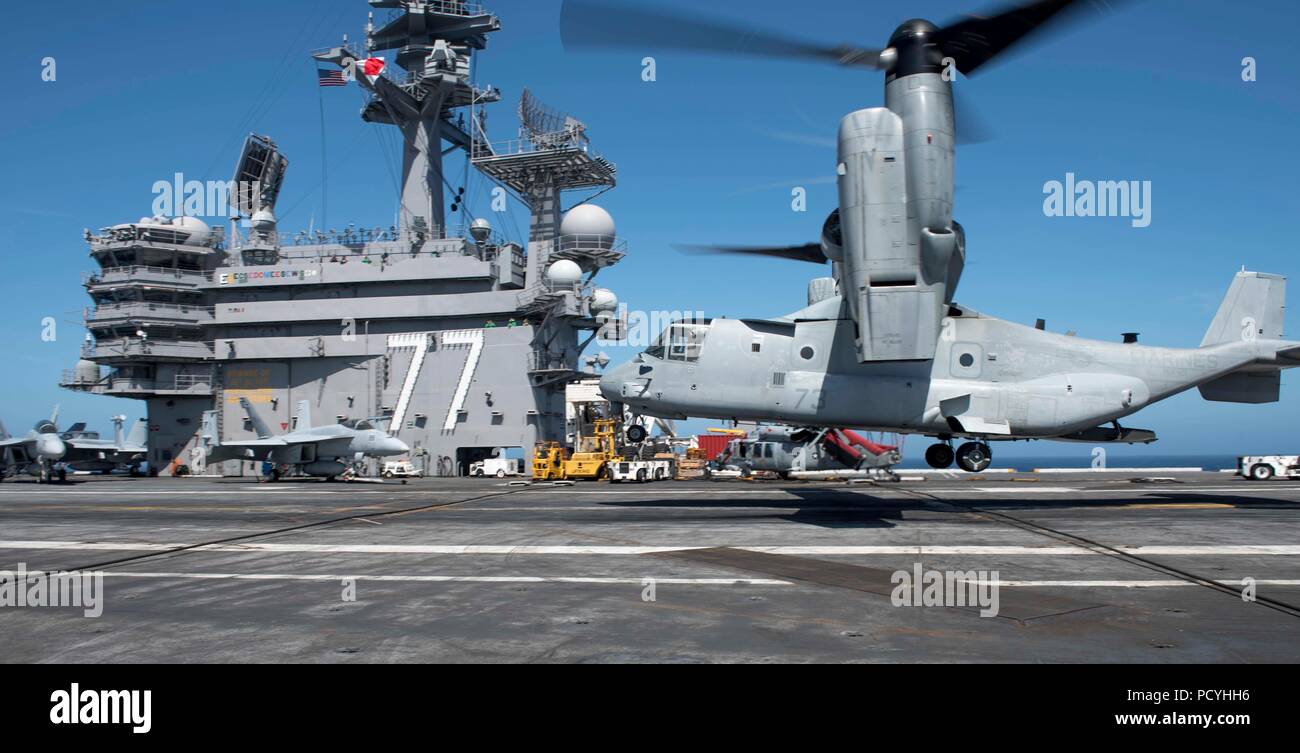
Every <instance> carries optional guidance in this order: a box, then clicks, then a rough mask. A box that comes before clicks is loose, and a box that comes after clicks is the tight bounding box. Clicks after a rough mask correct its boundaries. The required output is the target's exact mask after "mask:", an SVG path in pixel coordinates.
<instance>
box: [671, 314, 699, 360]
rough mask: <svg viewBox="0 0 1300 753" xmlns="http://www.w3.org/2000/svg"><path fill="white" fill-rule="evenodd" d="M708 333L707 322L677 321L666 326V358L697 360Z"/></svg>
mask: <svg viewBox="0 0 1300 753" xmlns="http://www.w3.org/2000/svg"><path fill="white" fill-rule="evenodd" d="M708 334H709V326H708V325H707V324H691V323H685V322H682V323H677V324H674V325H672V326H670V327H669V328H668V360H669V361H698V360H700V351H701V350H703V348H704V338H705V337H706V336H708Z"/></svg>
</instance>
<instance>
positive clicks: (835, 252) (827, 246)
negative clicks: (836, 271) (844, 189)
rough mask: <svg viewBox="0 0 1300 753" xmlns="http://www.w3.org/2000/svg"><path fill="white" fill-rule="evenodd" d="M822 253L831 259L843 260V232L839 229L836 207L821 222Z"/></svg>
mask: <svg viewBox="0 0 1300 753" xmlns="http://www.w3.org/2000/svg"><path fill="white" fill-rule="evenodd" d="M822 253H823V254H826V258H827V259H830V260H831V261H844V233H843V232H842V231H841V230H840V210H839V208H838V207H837V208H836V209H835V211H834V212H831V214H830V216H829V217H827V218H826V222H825V223H823V224H822Z"/></svg>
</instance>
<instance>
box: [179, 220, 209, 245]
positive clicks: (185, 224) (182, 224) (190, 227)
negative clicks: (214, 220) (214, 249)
mask: <svg viewBox="0 0 1300 753" xmlns="http://www.w3.org/2000/svg"><path fill="white" fill-rule="evenodd" d="M172 227H173V228H176V229H178V230H183V231H185V232H187V233H189V234H190V237H189V238H188V239H187V240H186V241H185V245H187V246H202V245H203V244H205V243H207V242H208V238H210V237H212V228H210V227H208V223H206V222H204V221H203V220H200V219H199V218H198V217H189V216H181V217H176V218H174V219H173V220H172Z"/></svg>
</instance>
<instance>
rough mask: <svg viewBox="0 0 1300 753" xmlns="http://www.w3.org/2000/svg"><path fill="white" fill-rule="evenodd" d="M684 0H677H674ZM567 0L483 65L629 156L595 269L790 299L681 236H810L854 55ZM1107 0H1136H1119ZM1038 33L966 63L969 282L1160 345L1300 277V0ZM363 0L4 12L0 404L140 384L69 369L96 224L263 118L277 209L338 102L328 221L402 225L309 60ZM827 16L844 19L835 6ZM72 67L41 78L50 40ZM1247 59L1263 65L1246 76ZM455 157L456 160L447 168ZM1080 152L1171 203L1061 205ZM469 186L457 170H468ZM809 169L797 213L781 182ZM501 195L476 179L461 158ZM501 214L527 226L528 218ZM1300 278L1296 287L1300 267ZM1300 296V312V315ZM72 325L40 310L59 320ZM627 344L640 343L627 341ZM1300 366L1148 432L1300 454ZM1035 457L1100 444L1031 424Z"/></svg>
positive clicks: (986, 307) (985, 306)
mask: <svg viewBox="0 0 1300 753" xmlns="http://www.w3.org/2000/svg"><path fill="white" fill-rule="evenodd" d="M659 4H662V5H665V6H671V7H675V8H679V9H683V8H691V7H694V6H695V5H696V4H694V3H690V2H686V0H672V1H671V2H667V1H665V2H663V3H659ZM559 5H560V4H559V2H558V0H498V1H497V2H492V3H490V4H489V7H490V8H491V9H492V10H494V11H495V12H496V13H497V14H498V15H499V16H500V17H501V19H502V25H503V30H502V31H501V32H499V33H497V34H495V35H493V36H492V37H491V42H490V45H489V49H488V52H487V54H486V55H483V56H481V57H480V58H479V66H478V78H479V82H480V84H491V85H494V86H497V87H499V88H500V89H501V90H502V92H503V95H504V96H503V100H504V101H503V102H502V103H501V104H499V105H497V106H496V107H495V108H493V109H491V110H490V113H489V129H490V131H491V132H492V135H493V137H494V138H496V139H506V138H512V137H513V136H514V135H515V129H516V127H517V126H516V121H515V117H514V105H515V103H516V102H517V101H518V97H519V94H520V92H521V90H522V88H523V87H524V86H528V87H530V88H531V89H532V90H533V91H534V92H535V93H536V94H537V95H538V96H539V97H540V98H541V99H542V100H543V101H545V102H548V103H550V104H552V105H554V106H556V107H558V108H562V109H566V110H570V111H572V112H573V113H574V114H576V115H578V116H579V117H580V118H582V119H583V120H584V121H585V122H586V123H587V124H588V126H589V134H590V136H591V137H592V140H593V143H594V144H595V146H596V148H597V149H598V150H599V151H601V152H602V153H603V154H605V155H607V156H608V157H610V158H611V159H612V160H614V161H615V162H616V163H617V164H618V166H619V183H620V185H619V188H618V189H617V190H616V191H614V192H613V193H611V194H609V195H607V196H605V197H602V199H601V201H600V203H601V204H603V205H604V206H605V207H606V208H607V209H609V210H610V211H611V213H612V214H613V215H614V217H615V219H616V220H617V221H618V224H619V230H620V233H621V234H622V235H623V236H624V237H626V238H627V240H628V242H629V243H630V253H629V256H628V258H627V259H626V260H625V261H624V262H623V263H622V264H620V265H619V266H617V267H615V268H614V269H611V270H609V271H608V272H606V273H604V274H602V276H601V281H602V283H604V284H607V285H609V286H610V287H611V288H613V289H614V290H615V291H616V292H617V293H618V294H619V296H620V297H621V298H622V299H623V300H624V301H625V302H627V303H629V304H630V305H631V306H632V307H634V308H640V309H671V310H696V309H700V310H703V311H705V312H706V313H707V314H708V315H716V316H724V315H725V316H765V315H778V314H782V313H787V312H789V311H792V310H794V309H796V308H799V307H800V305H801V303H802V301H803V299H804V295H805V293H804V288H805V283H806V280H807V279H808V278H809V277H812V276H814V275H815V274H817V271H816V270H815V269H814V268H813V267H810V266H804V265H798V264H795V263H791V262H782V261H778V260H764V259H753V260H749V259H746V260H741V261H737V260H736V259H729V258H718V259H712V258H699V257H693V256H682V255H680V254H679V253H678V252H676V251H674V250H673V249H672V244H674V243H681V242H698V243H708V242H718V243H735V244H760V243H781V244H786V243H801V242H807V241H811V240H814V239H815V238H816V237H817V234H818V231H819V228H820V226H821V223H822V221H823V220H824V218H825V215H826V214H827V213H828V212H829V211H830V210H831V209H832V208H833V207H834V205H835V189H834V185H833V184H832V183H831V182H830V180H829V176H830V175H831V174H832V173H833V170H834V162H835V156H834V148H833V146H832V143H833V139H834V134H835V131H836V126H837V123H838V121H839V119H840V118H841V117H842V116H843V115H844V114H845V113H847V112H849V111H852V110H854V109H858V108H862V107H874V106H879V105H880V104H881V103H882V97H883V93H882V88H883V85H882V79H881V77H880V76H879V74H874V73H871V72H866V71H856V70H854V71H848V70H838V69H836V68H833V67H826V66H820V65H815V64H804V63H794V62H790V61H766V60H755V59H749V58H745V59H736V60H727V59H718V58H704V57H691V56H686V55H682V54H679V53H672V52H666V53H660V54H656V53H655V51H653V50H650V51H647V52H646V53H644V54H653V55H655V57H656V59H657V79H658V80H657V81H655V82H653V83H646V82H643V81H642V80H641V75H640V74H641V67H640V61H641V58H642V57H643V56H644V55H643V53H642V52H640V51H631V52H627V53H617V54H611V53H601V54H581V55H578V54H569V55H566V54H564V52H563V50H562V49H561V46H560V42H559V34H558V28H557V21H558V12H559ZM1114 5H1121V4H1120V3H1114ZM1132 5H1133V7H1130V8H1127V9H1124V10H1120V11H1117V12H1115V13H1113V14H1112V15H1110V16H1109V17H1102V18H1098V19H1097V20H1095V21H1094V22H1092V23H1090V24H1088V25H1086V26H1084V27H1081V28H1078V29H1075V30H1073V31H1072V32H1070V33H1068V34H1066V35H1064V36H1056V37H1052V38H1050V39H1047V40H1045V41H1044V42H1043V43H1042V44H1039V45H1035V46H1032V47H1031V49H1029V50H1026V51H1025V52H1023V53H1022V54H1021V55H1019V56H1017V57H1014V58H1012V59H1010V60H1008V61H1006V62H1005V63H1000V64H998V65H996V66H994V67H990V68H989V69H988V70H987V71H985V72H983V74H982V75H981V76H979V77H978V78H975V79H972V80H969V81H966V80H961V81H959V82H957V85H958V87H959V88H960V89H961V90H962V91H961V93H962V96H963V98H964V100H965V104H969V105H972V106H973V109H974V110H975V111H976V112H977V114H978V117H979V119H980V120H981V121H982V122H983V123H984V124H985V125H986V127H987V128H989V129H991V130H992V131H994V133H995V134H996V139H994V140H992V141H988V142H985V143H982V144H978V145H971V146H966V147H962V148H961V149H960V151H959V153H958V166H957V170H958V177H957V184H958V194H957V199H956V204H957V207H956V211H955V215H956V217H957V219H958V220H960V221H961V222H962V223H963V224H964V225H965V227H966V229H967V234H968V255H969V259H970V263H969V264H968V267H967V271H966V275H965V277H964V278H963V280H962V286H961V290H960V292H959V295H958V299H959V300H960V301H961V302H962V303H964V304H965V305H967V306H971V307H973V308H976V309H978V310H981V311H984V312H986V313H989V314H993V315H997V316H1001V317H1004V318H1007V319H1011V320H1015V321H1022V322H1032V321H1033V320H1034V319H1035V318H1037V317H1042V318H1045V319H1046V320H1047V322H1048V327H1049V328H1050V329H1053V330H1068V329H1072V330H1076V331H1077V332H1078V333H1079V335H1080V336H1082V337H1095V338H1099V339H1116V338H1118V336H1119V334H1120V333H1121V332H1124V331H1130V330H1133V331H1140V332H1141V333H1142V340H1143V341H1144V342H1147V343H1153V344H1163V345H1176V346H1195V345H1196V344H1197V343H1199V341H1200V338H1201V335H1202V334H1203V332H1204V330H1205V327H1206V326H1207V325H1208V323H1209V321H1210V319H1211V317H1212V316H1213V313H1214V310H1215V308H1216V306H1217V304H1218V301H1219V299H1220V298H1221V296H1222V295H1223V293H1224V291H1225V290H1226V288H1227V285H1228V283H1229V281H1230V279H1231V277H1232V274H1233V273H1234V272H1235V271H1236V270H1237V269H1238V268H1240V267H1241V266H1242V265H1246V266H1247V267H1249V268H1251V269H1258V270H1262V271H1268V272H1275V273H1280V274H1283V275H1286V276H1288V277H1290V278H1292V279H1293V280H1294V279H1300V275H1298V274H1297V272H1300V260H1298V259H1300V257H1297V254H1296V248H1295V240H1294V233H1295V231H1294V227H1295V224H1296V222H1295V221H1296V219H1297V217H1298V216H1300V211H1298V210H1300V203H1298V201H1297V194H1296V190H1295V182H1296V173H1297V169H1298V168H1300V147H1298V146H1297V139H1296V137H1297V135H1298V131H1300V128H1298V127H1297V125H1296V123H1297V116H1298V115H1300V70H1297V68H1296V66H1295V65H1294V64H1293V62H1292V61H1293V57H1292V50H1291V49H1290V47H1289V46H1288V42H1289V30H1290V29H1293V28H1295V26H1296V24H1297V22H1298V21H1300V10H1298V9H1297V7H1296V5H1295V4H1294V3H1293V2H1290V1H1289V0H1261V1H1260V2H1251V3H1233V2H1220V1H1219V0H1180V1H1178V2H1175V1H1174V0H1147V2H1140V3H1136V4H1132ZM988 7H989V6H988V5H985V4H975V5H971V4H967V3H958V2H951V1H949V0H916V1H915V2H908V3H863V2H860V0H822V2H821V3H818V5H817V6H816V12H815V13H811V14H807V15H794V16H792V15H790V13H789V8H790V4H789V3H786V2H776V1H775V0H772V1H763V0H755V1H752V2H742V1H741V0H728V1H722V0H719V1H718V2H715V3H710V4H709V12H710V13H712V14H715V15H719V16H724V17H731V18H738V19H747V20H749V21H751V22H752V23H753V24H754V25H756V26H760V27H769V28H776V29H785V30H788V31H790V32H791V33H794V34H799V35H803V36H807V37H808V38H811V39H822V40H824V41H828V42H833V43H838V42H845V43H853V44H859V45H863V46H873V45H883V43H884V41H885V40H886V39H887V38H888V36H889V33H890V32H891V31H892V30H893V28H894V27H895V26H896V25H897V24H898V23H899V22H900V21H902V20H904V19H905V18H906V17H907V16H909V15H913V14H915V15H920V16H923V17H926V18H930V19H932V20H934V21H936V22H939V23H942V22H944V21H947V20H949V19H952V18H954V17H956V16H958V15H960V14H961V13H963V12H968V11H975V10H981V9H986V8H988ZM367 10H368V6H367V5H366V3H364V2H361V0H316V1H314V2H274V3H264V2H253V1H252V0H241V1H237V2H223V3H193V2H182V1H181V0H135V1H133V2H130V3H113V4H95V3H86V4H76V5H73V6H68V5H63V4H55V3H21V4H15V5H13V6H12V7H10V8H7V9H6V16H7V18H6V21H7V23H6V24H5V26H4V29H3V31H0V35H2V38H3V41H4V44H5V49H6V50H8V51H9V53H10V61H11V62H10V64H9V65H6V66H5V67H4V70H3V72H2V73H0V77H2V79H3V83H4V84H5V87H4V90H5V92H6V94H7V96H8V97H9V106H8V107H7V108H6V112H7V117H5V118H3V119H0V165H3V169H4V175H5V176H6V177H7V180H5V181H4V184H3V186H2V187H0V218H2V219H3V222H4V225H5V232H3V233H0V253H2V254H3V258H4V259H5V262H6V273H5V274H3V275H0V311H3V313H4V319H5V321H6V322H7V325H8V326H7V328H6V331H7V333H8V340H9V342H10V345H11V347H10V348H9V350H8V353H7V355H8V360H9V362H10V363H9V368H7V369H5V371H4V376H3V378H2V379H0V386H2V387H3V389H0V417H3V418H4V420H5V422H6V424H7V425H8V426H9V428H10V429H11V430H13V429H15V428H18V427H23V428H25V427H27V426H29V425H31V423H33V422H34V421H35V420H36V419H37V418H39V417H41V416H44V415H48V412H49V406H50V405H51V404H52V403H54V402H61V403H62V404H63V406H64V416H65V419H66V420H65V423H67V422H70V421H71V420H86V421H89V422H90V423H91V425H92V426H93V427H97V428H99V429H100V430H102V431H107V430H108V428H109V425H108V417H109V416H110V415H112V414H114V413H117V412H126V413H128V414H129V415H131V416H134V415H138V414H139V413H140V410H141V409H142V407H143V405H142V404H141V403H136V402H127V401H122V400H115V399H111V398H96V397H90V396H84V395H77V394H74V393H70V392H66V391H62V390H59V389H58V387H57V386H56V383H57V381H58V375H59V372H60V370H62V369H65V368H70V367H71V366H72V365H73V364H74V363H75V361H76V359H77V350H78V346H79V343H80V341H81V338H82V336H83V335H84V331H83V330H82V329H81V328H80V326H79V321H80V317H81V309H82V307H84V306H86V305H87V304H88V303H89V299H88V298H87V297H86V295H85V293H84V290H83V289H82V288H81V287H80V284H79V283H80V279H81V273H82V272H83V271H87V270H90V269H91V268H92V267H93V264H92V262H91V261H90V259H89V257H88V256H87V254H86V247H85V245H84V243H83V242H82V241H81V230H82V228H86V227H88V228H91V229H92V230H96V229H98V228H100V227H103V226H106V225H110V224H114V223H118V222H125V221H132V220H135V219H137V218H139V217H140V216H142V215H146V214H148V213H149V207H150V203H151V201H152V199H153V196H152V194H151V187H152V185H153V183H154V181H157V180H160V179H162V180H165V179H170V177H171V175H172V174H173V173H174V172H176V171H180V172H183V173H185V175H186V177H187V178H197V179H200V180H207V179H226V178H228V177H229V175H230V173H231V170H232V167H233V162H234V160H235V158H236V156H237V155H236V150H237V148H238V145H239V144H240V142H241V141H242V138H243V136H244V135H245V134H246V133H247V132H248V131H250V130H254V131H257V132H258V133H265V134H269V135H271V136H272V137H273V138H274V139H275V140H276V141H277V142H278V143H279V144H280V145H281V147H282V148H283V149H284V150H285V152H286V153H287V154H288V156H289V159H290V161H291V165H290V168H289V174H288V180H287V182H286V184H285V187H284V191H283V193H282V195H281V200H280V213H279V214H280V220H281V227H282V228H284V229H299V228H306V227H307V226H308V224H309V223H312V222H314V223H316V224H318V225H319V224H320V223H321V222H322V216H321V215H322V170H321V151H322V144H321V138H322V129H321V115H320V108H321V102H322V100H321V99H320V98H321V97H323V107H324V113H325V120H326V127H325V141H326V143H325V153H326V155H327V160H326V161H327V164H328V173H329V180H328V205H329V215H328V219H326V220H325V222H326V223H327V224H328V225H329V226H333V227H342V226H343V225H345V224H346V223H347V222H357V223H358V224H364V225H381V224H382V225H387V224H389V223H390V222H391V218H392V215H393V209H394V205H395V202H396V198H395V185H394V171H395V169H396V167H395V164H396V160H397V157H396V154H395V149H396V145H397V143H398V142H397V141H396V139H395V137H394V134H392V133H388V132H385V131H384V129H383V128H381V127H379V126H373V125H367V124H364V123H362V122H361V121H360V119H359V117H358V116H357V115H358V110H359V108H360V105H361V102H362V97H361V94H360V92H359V91H358V90H357V88H356V87H350V88H348V89H326V90H323V91H320V90H318V89H317V88H316V86H315V79H314V74H313V70H314V68H315V66H314V64H313V63H312V62H311V61H310V59H309V53H310V51H311V50H312V49H314V48H317V47H324V46H328V45H331V44H335V43H337V42H338V41H339V39H340V37H341V35H342V34H343V33H345V32H346V33H348V34H349V35H350V37H351V38H352V39H353V40H359V39H361V38H362V34H361V29H362V26H363V24H364V22H365V15H366V11H367ZM828 18H829V19H836V22H835V23H834V24H833V26H834V31H832V32H830V33H829V36H828V33H827V32H826V31H825V30H824V28H823V27H824V26H825V24H824V22H819V19H828ZM47 56H52V57H54V58H55V60H56V61H57V66H58V67H57V80H56V81H54V82H43V81H42V80H41V61H42V59H43V58H45V57H47ZM1246 56H1251V57H1254V58H1255V59H1256V61H1257V65H1258V80H1257V81H1255V82H1253V83H1245V82H1243V81H1242V80H1241V60H1242V58H1243V57H1246ZM456 169H457V170H459V167H457V168H456ZM1067 172H1074V173H1076V174H1077V175H1078V177H1079V178H1081V179H1084V178H1087V179H1095V180H1149V181H1151V182H1152V197H1153V217H1152V219H1153V221H1152V223H1151V225H1150V227H1147V228H1143V229H1137V228H1133V227H1132V226H1131V225H1130V224H1129V222H1128V221H1127V220H1125V219H1121V218H1088V219H1085V218H1054V217H1046V216H1044V214H1043V209H1042V205H1043V198H1044V196H1043V184H1044V183H1045V182H1046V181H1049V180H1063V179H1064V176H1065V174H1066V173H1067ZM451 180H452V182H453V184H455V183H458V182H460V181H459V179H458V178H456V177H451ZM793 186H804V187H806V189H807V192H808V211H807V212H805V213H797V212H794V211H792V210H791V208H790V190H791V188H792V187H793ZM469 187H470V195H471V202H470V206H471V208H474V207H476V206H477V207H483V208H484V211H486V206H487V201H486V198H485V196H484V195H483V184H482V181H471V182H470V183H469ZM497 225H498V227H499V228H500V229H504V230H506V231H507V232H509V231H511V230H512V229H513V227H514V226H515V225H517V226H518V227H526V223H525V222H524V218H523V217H522V216H519V217H516V218H514V219H513V223H512V222H511V221H503V220H501V219H500V218H498V220H497ZM1293 295H1294V292H1293ZM1296 311H1297V310H1296V309H1295V308H1293V309H1292V311H1291V313H1290V314H1289V315H1288V327H1287V329H1288V332H1289V333H1290V334H1291V335H1292V336H1293V337H1296V336H1297V335H1300V322H1298V321H1297V316H1300V314H1297V313H1296ZM45 316H54V317H57V319H58V320H59V321H60V330H59V338H58V340H57V341H55V342H52V343H47V342H43V341H42V340H41V337H40V333H41V325H40V321H41V319H42V317H45ZM610 352H611V354H612V355H614V356H615V357H616V359H617V360H621V359H623V358H626V357H628V356H630V355H631V351H630V350H628V349H610ZM1298 381H1300V380H1298V379H1297V376H1296V375H1295V374H1288V375H1286V376H1285V377H1284V380H1283V399H1282V402H1280V403H1278V404H1275V405H1267V406H1237V405H1227V404H1215V403H1206V402H1204V401H1202V400H1201V399H1200V397H1199V395H1197V394H1196V393H1195V392H1192V393H1190V394H1186V395H1183V396H1180V397H1178V398H1175V399H1173V400H1170V401H1168V402H1166V403H1162V404H1159V405H1157V406H1154V407H1152V408H1149V409H1147V410H1146V411H1144V412H1143V413H1141V414H1139V415H1138V416H1137V417H1135V418H1133V419H1131V421H1132V422H1133V423H1134V424H1135V425H1138V426H1143V427H1149V428H1153V429H1156V430H1157V431H1158V432H1159V433H1160V434H1161V436H1162V437H1163V439H1162V441H1161V442H1160V443H1159V444H1158V445H1156V446H1155V447H1153V448H1151V450H1150V451H1151V452H1160V453H1172V452H1189V453H1190V452H1224V453H1237V452H1247V451H1252V452H1253V451H1268V452H1284V451H1285V452H1296V451H1300V444H1298V443H1297V440H1296V436H1295V431H1294V425H1295V421H1296V418H1297V415H1298V414H1300V411H1297V408H1298V407H1300V394H1297V385H1298ZM1016 451H1017V452H1021V453H1025V452H1032V453H1035V454H1061V453H1064V452H1082V453H1086V448H1078V449H1072V448H1071V446H1059V447H1045V446H1035V447H1031V448H1024V447H1023V446H1022V447H1021V448H1020V449H1017V450H1016Z"/></svg>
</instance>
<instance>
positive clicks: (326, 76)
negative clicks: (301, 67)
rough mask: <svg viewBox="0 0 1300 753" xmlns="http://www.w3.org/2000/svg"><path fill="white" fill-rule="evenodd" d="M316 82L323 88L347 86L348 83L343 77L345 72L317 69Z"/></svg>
mask: <svg viewBox="0 0 1300 753" xmlns="http://www.w3.org/2000/svg"><path fill="white" fill-rule="evenodd" d="M316 80H317V81H318V82H320V85H321V86H347V85H348V81H347V79H346V78H344V77H343V71H341V70H338V71H335V70H325V69H323V68H317V69H316Z"/></svg>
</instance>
